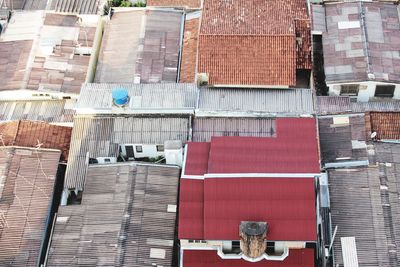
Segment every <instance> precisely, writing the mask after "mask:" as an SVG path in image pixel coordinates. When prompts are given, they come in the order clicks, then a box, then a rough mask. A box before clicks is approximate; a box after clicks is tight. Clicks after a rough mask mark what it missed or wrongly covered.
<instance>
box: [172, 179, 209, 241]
mask: <svg viewBox="0 0 400 267" xmlns="http://www.w3.org/2000/svg"><path fill="white" fill-rule="evenodd" d="M203 182H204V180H193V179H181V182H180V197H179V225H178V238H179V239H195V240H202V239H203V211H204V193H203V192H204V183H203Z"/></svg>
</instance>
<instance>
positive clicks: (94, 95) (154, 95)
mask: <svg viewBox="0 0 400 267" xmlns="http://www.w3.org/2000/svg"><path fill="white" fill-rule="evenodd" d="M116 88H124V89H126V90H127V91H128V94H129V98H130V102H129V105H127V106H126V107H124V108H120V107H117V106H115V105H113V101H112V91H113V89H116ZM197 95H198V89H197V86H196V85H195V84H174V83H163V84H95V83H91V84H84V85H83V86H82V89H81V96H80V98H79V101H78V105H77V111H78V113H84V114H109V113H110V114H111V113H112V114H118V113H152V112H159V113H188V112H189V113H193V112H194V109H195V107H196V101H197Z"/></svg>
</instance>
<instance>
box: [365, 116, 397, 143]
mask: <svg viewBox="0 0 400 267" xmlns="http://www.w3.org/2000/svg"><path fill="white" fill-rule="evenodd" d="M365 121H366V130H367V137H370V136H371V133H372V132H376V133H377V138H378V139H394V140H399V139H400V112H369V113H367V114H366V116H365Z"/></svg>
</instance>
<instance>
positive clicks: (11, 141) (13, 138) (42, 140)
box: [0, 120, 72, 161]
mask: <svg viewBox="0 0 400 267" xmlns="http://www.w3.org/2000/svg"><path fill="white" fill-rule="evenodd" d="M71 133H72V127H65V126H58V125H52V124H48V123H46V122H39V121H23V120H22V121H12V122H3V123H0V136H1V139H0V144H1V145H6V146H21V147H33V148H35V147H41V148H53V149H59V150H61V151H62V155H61V161H67V160H68V153H69V144H70V141H71Z"/></svg>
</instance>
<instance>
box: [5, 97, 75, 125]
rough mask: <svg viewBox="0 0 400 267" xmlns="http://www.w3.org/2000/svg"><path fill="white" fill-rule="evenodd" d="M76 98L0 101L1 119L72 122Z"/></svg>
mask: <svg viewBox="0 0 400 267" xmlns="http://www.w3.org/2000/svg"><path fill="white" fill-rule="evenodd" d="M74 103H75V101H74V100H32V101H28V100H26V101H24V100H21V101H0V120H3V121H7V120H38V121H46V122H72V120H73V115H74V114H75V111H74V110H73V109H72V106H73V105H74Z"/></svg>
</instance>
